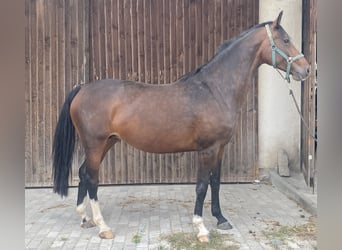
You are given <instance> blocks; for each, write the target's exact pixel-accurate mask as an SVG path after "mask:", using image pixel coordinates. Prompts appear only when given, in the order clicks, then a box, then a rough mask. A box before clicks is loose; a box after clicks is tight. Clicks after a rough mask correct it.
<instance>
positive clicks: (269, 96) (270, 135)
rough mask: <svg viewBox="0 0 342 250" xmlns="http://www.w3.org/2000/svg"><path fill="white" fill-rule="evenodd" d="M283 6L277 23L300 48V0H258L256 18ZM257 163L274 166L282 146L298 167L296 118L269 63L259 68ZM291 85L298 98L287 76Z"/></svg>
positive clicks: (271, 16) (270, 16)
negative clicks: (257, 14) (258, 9)
mask: <svg viewBox="0 0 342 250" xmlns="http://www.w3.org/2000/svg"><path fill="white" fill-rule="evenodd" d="M281 10H283V11H284V13H283V17H282V21H281V25H282V26H283V27H284V29H285V30H286V31H287V32H288V34H289V35H290V37H291V39H292V41H293V43H294V45H295V47H296V48H297V49H298V50H299V51H301V34H302V1H301V0H260V13H259V18H260V22H264V21H270V20H275V19H276V18H277V16H278V14H279V12H280V11H281ZM258 83H259V98H258V102H259V124H258V127H259V167H260V168H272V167H276V166H277V152H278V151H279V150H280V149H284V150H285V151H286V152H287V155H288V156H289V165H290V168H292V169H294V168H295V169H298V168H299V162H300V161H299V160H300V158H299V157H300V118H299V116H298V113H297V111H296V108H295V105H294V103H293V101H292V98H291V96H290V95H289V91H288V88H287V86H286V84H287V82H285V81H284V80H283V79H282V78H281V77H280V76H279V74H278V73H277V72H276V70H275V69H273V67H272V66H269V65H262V66H261V67H260V68H259V82H258ZM291 86H292V88H293V90H294V93H295V97H296V99H297V100H298V101H299V102H300V82H296V81H294V80H292V78H291Z"/></svg>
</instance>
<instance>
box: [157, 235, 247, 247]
mask: <svg viewBox="0 0 342 250" xmlns="http://www.w3.org/2000/svg"><path fill="white" fill-rule="evenodd" d="M231 237H232V236H231V235H228V234H220V233H219V232H218V231H216V230H211V231H210V241H209V242H208V243H202V242H199V240H198V239H197V236H196V234H195V233H183V232H182V233H173V234H168V235H162V236H161V237H160V240H161V241H162V242H163V244H161V245H160V246H159V247H158V248H156V249H159V250H162V249H185V250H187V249H191V250H206V249H210V250H238V249H240V244H238V243H237V242H236V241H235V240H234V239H232V238H231ZM165 243H166V244H165Z"/></svg>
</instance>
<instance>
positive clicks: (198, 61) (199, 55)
mask: <svg viewBox="0 0 342 250" xmlns="http://www.w3.org/2000/svg"><path fill="white" fill-rule="evenodd" d="M195 4H196V10H195V11H196V17H195V19H196V20H195V24H196V37H195V40H196V42H195V55H196V57H195V65H196V67H199V66H200V65H202V64H204V63H205V61H203V48H202V25H201V24H202V1H196V2H195Z"/></svg>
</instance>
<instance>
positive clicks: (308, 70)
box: [306, 65, 310, 74]
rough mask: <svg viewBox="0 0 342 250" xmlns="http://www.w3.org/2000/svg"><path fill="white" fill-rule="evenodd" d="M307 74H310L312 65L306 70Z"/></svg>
mask: <svg viewBox="0 0 342 250" xmlns="http://www.w3.org/2000/svg"><path fill="white" fill-rule="evenodd" d="M306 73H308V74H310V65H309V66H307V68H306Z"/></svg>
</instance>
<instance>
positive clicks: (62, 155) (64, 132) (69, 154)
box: [52, 86, 81, 197]
mask: <svg viewBox="0 0 342 250" xmlns="http://www.w3.org/2000/svg"><path fill="white" fill-rule="evenodd" d="M80 89H81V86H77V87H75V88H74V89H73V90H72V91H71V92H70V93H69V95H68V96H67V98H66V100H65V102H64V105H63V107H62V110H61V112H60V114H59V118H58V122H57V126H56V129H55V136H54V141H53V146H52V157H53V165H52V166H53V191H54V192H55V193H58V194H60V195H61V196H62V197H63V196H67V195H68V179H69V173H70V171H71V165H72V158H73V153H74V148H75V137H76V136H75V127H74V125H73V124H72V120H71V117H70V105H71V102H72V100H73V99H74V97H75V96H76V94H77V93H78V91H79V90H80Z"/></svg>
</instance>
